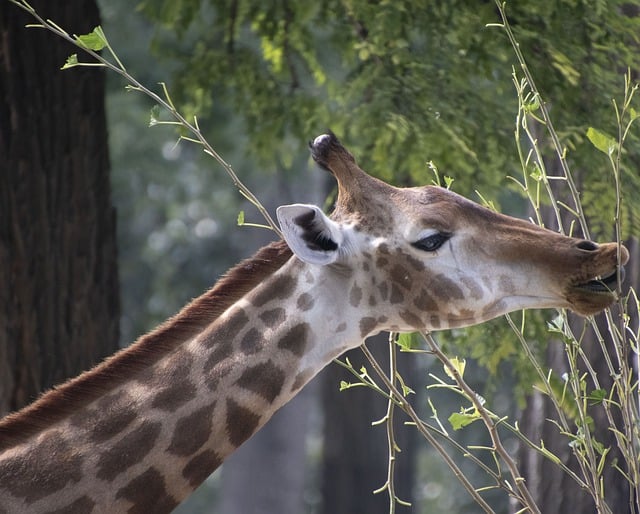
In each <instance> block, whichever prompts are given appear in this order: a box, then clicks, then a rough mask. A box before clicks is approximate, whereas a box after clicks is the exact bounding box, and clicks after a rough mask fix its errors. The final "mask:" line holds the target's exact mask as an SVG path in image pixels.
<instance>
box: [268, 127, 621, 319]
mask: <svg viewBox="0 0 640 514" xmlns="http://www.w3.org/2000/svg"><path fill="white" fill-rule="evenodd" d="M310 147H311V153H312V156H313V158H314V160H315V161H316V162H317V163H318V164H319V165H320V166H322V167H323V168H326V169H327V170H329V171H330V172H331V173H332V174H333V175H334V176H335V178H336V180H337V182H338V199H337V202H336V207H335V210H334V212H333V213H332V215H331V216H330V217H327V216H325V215H324V214H323V212H322V211H321V210H320V209H319V208H318V207H316V206H313V205H302V204H296V205H289V206H282V207H280V208H279V209H278V218H279V220H280V223H281V226H282V230H283V233H284V237H285V239H286V241H287V243H288V244H289V246H290V248H291V249H292V251H293V252H294V253H295V254H296V255H297V257H298V258H299V259H301V260H302V261H304V262H306V263H308V264H310V265H312V266H320V267H329V268H328V269H330V270H331V271H332V272H334V273H337V274H341V275H342V276H344V277H345V280H347V277H349V278H348V280H349V284H350V287H351V288H352V289H351V293H350V297H351V298H352V301H351V304H352V305H353V306H354V307H358V308H360V310H361V311H362V312H363V316H364V317H366V319H368V320H370V322H369V323H367V324H366V325H367V328H369V329H370V332H373V331H378V330H399V331H404V330H409V331H411V330H434V329H444V328H453V327H461V326H465V325H472V324H475V323H480V322H483V321H486V320H488V319H491V318H494V317H496V316H499V315H501V314H504V313H507V312H510V311H513V310H518V309H525V308H550V307H554V308H568V309H571V310H573V311H575V312H577V313H579V314H582V315H591V314H595V313H597V312H599V311H601V310H602V309H605V308H606V307H608V306H609V305H611V303H612V302H613V301H614V300H615V296H616V290H617V289H618V288H619V284H618V281H619V280H620V279H621V277H622V276H623V271H624V270H623V268H622V265H623V264H625V263H626V262H627V260H628V259H629V254H628V251H627V249H626V248H624V247H623V246H619V245H617V244H616V243H605V244H596V243H593V242H591V241H585V240H581V239H576V238H571V237H567V236H564V235H561V234H558V233H556V232H553V231H550V230H546V229H543V228H540V227H538V226H536V225H534V224H532V223H530V222H528V221H524V220H520V219H517V218H512V217H510V216H505V215H502V214H499V213H496V212H493V211H491V210H489V209H487V208H485V207H482V206H480V205H478V204H476V203H474V202H472V201H470V200H467V199H465V198H463V197H462V196H459V195H457V194H455V193H453V192H451V191H448V190H446V189H443V188H440V187H435V186H425V187H414V188H396V187H393V186H390V185H388V184H386V183H384V182H382V181H380V180H378V179H376V178H374V177H371V176H369V175H368V174H367V173H365V172H364V171H363V170H362V169H360V168H359V167H358V165H357V164H356V161H355V159H354V158H353V156H352V155H351V154H350V153H349V152H348V151H347V150H346V149H345V148H344V147H343V146H342V145H341V144H340V142H339V141H338V140H337V138H336V137H335V136H334V135H333V134H329V135H322V136H319V137H317V138H316V139H315V140H314V141H313V143H311V144H310ZM356 303H357V304H358V305H356ZM361 326H362V323H361ZM363 332H366V331H363Z"/></svg>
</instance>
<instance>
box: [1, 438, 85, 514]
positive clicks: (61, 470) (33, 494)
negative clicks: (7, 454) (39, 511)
mask: <svg viewBox="0 0 640 514" xmlns="http://www.w3.org/2000/svg"><path fill="white" fill-rule="evenodd" d="M52 455H55V459H52V458H51V456H52ZM82 461H83V459H82V457H80V456H79V455H77V454H76V453H75V451H74V449H73V447H72V446H71V444H70V443H69V442H68V441H67V440H66V439H65V438H64V437H63V436H62V433H61V432H60V431H53V432H51V433H48V434H45V435H44V436H43V437H42V439H41V440H40V441H38V442H37V443H36V444H34V445H33V446H29V447H27V448H26V449H25V451H24V452H22V453H21V454H19V455H16V456H15V457H12V458H9V459H5V460H3V461H2V462H0V476H5V477H11V480H6V481H5V482H6V483H5V484H4V487H6V488H7V490H8V491H9V493H11V494H12V495H13V496H15V497H17V498H24V501H25V503H26V504H27V505H30V504H32V503H33V502H35V501H38V500H41V499H42V498H46V497H47V496H49V495H51V494H54V493H56V492H58V491H60V490H61V489H64V488H65V487H67V486H68V484H69V483H70V482H71V483H73V482H79V481H80V480H81V479H82V476H83V473H82Z"/></svg>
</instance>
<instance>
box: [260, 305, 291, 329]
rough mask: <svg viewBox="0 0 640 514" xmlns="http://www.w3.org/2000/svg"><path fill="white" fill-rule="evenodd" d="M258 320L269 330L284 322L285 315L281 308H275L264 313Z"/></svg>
mask: <svg viewBox="0 0 640 514" xmlns="http://www.w3.org/2000/svg"><path fill="white" fill-rule="evenodd" d="M259 318H260V319H261V320H262V322H263V323H264V324H265V325H266V326H267V327H270V328H271V327H275V326H276V325H280V324H281V323H282V322H284V320H285V318H286V313H285V310H284V309H283V308H282V307H276V308H275V309H269V310H267V311H264V312H263V313H262V314H260V316H259Z"/></svg>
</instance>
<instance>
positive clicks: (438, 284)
mask: <svg viewBox="0 0 640 514" xmlns="http://www.w3.org/2000/svg"><path fill="white" fill-rule="evenodd" d="M429 289H430V290H431V291H434V292H435V296H436V297H437V298H439V299H441V300H442V301H444V302H448V301H451V300H464V293H463V292H462V289H460V286H458V284H456V283H455V282H454V281H453V280H451V279H450V278H447V277H445V276H444V275H437V276H435V277H433V278H432V279H431V280H430V281H429Z"/></svg>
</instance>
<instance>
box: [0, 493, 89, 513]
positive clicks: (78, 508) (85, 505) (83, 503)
mask: <svg viewBox="0 0 640 514" xmlns="http://www.w3.org/2000/svg"><path fill="white" fill-rule="evenodd" d="M95 505H96V502H94V501H93V500H92V499H91V498H89V497H88V496H81V497H80V498H78V499H77V500H75V501H74V502H72V503H70V504H69V505H67V506H66V507H61V508H59V509H56V510H50V511H47V512H46V513H45V514H79V513H81V512H91V511H92V510H93V508H94V507H95ZM0 512H4V511H1V510H0Z"/></svg>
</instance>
